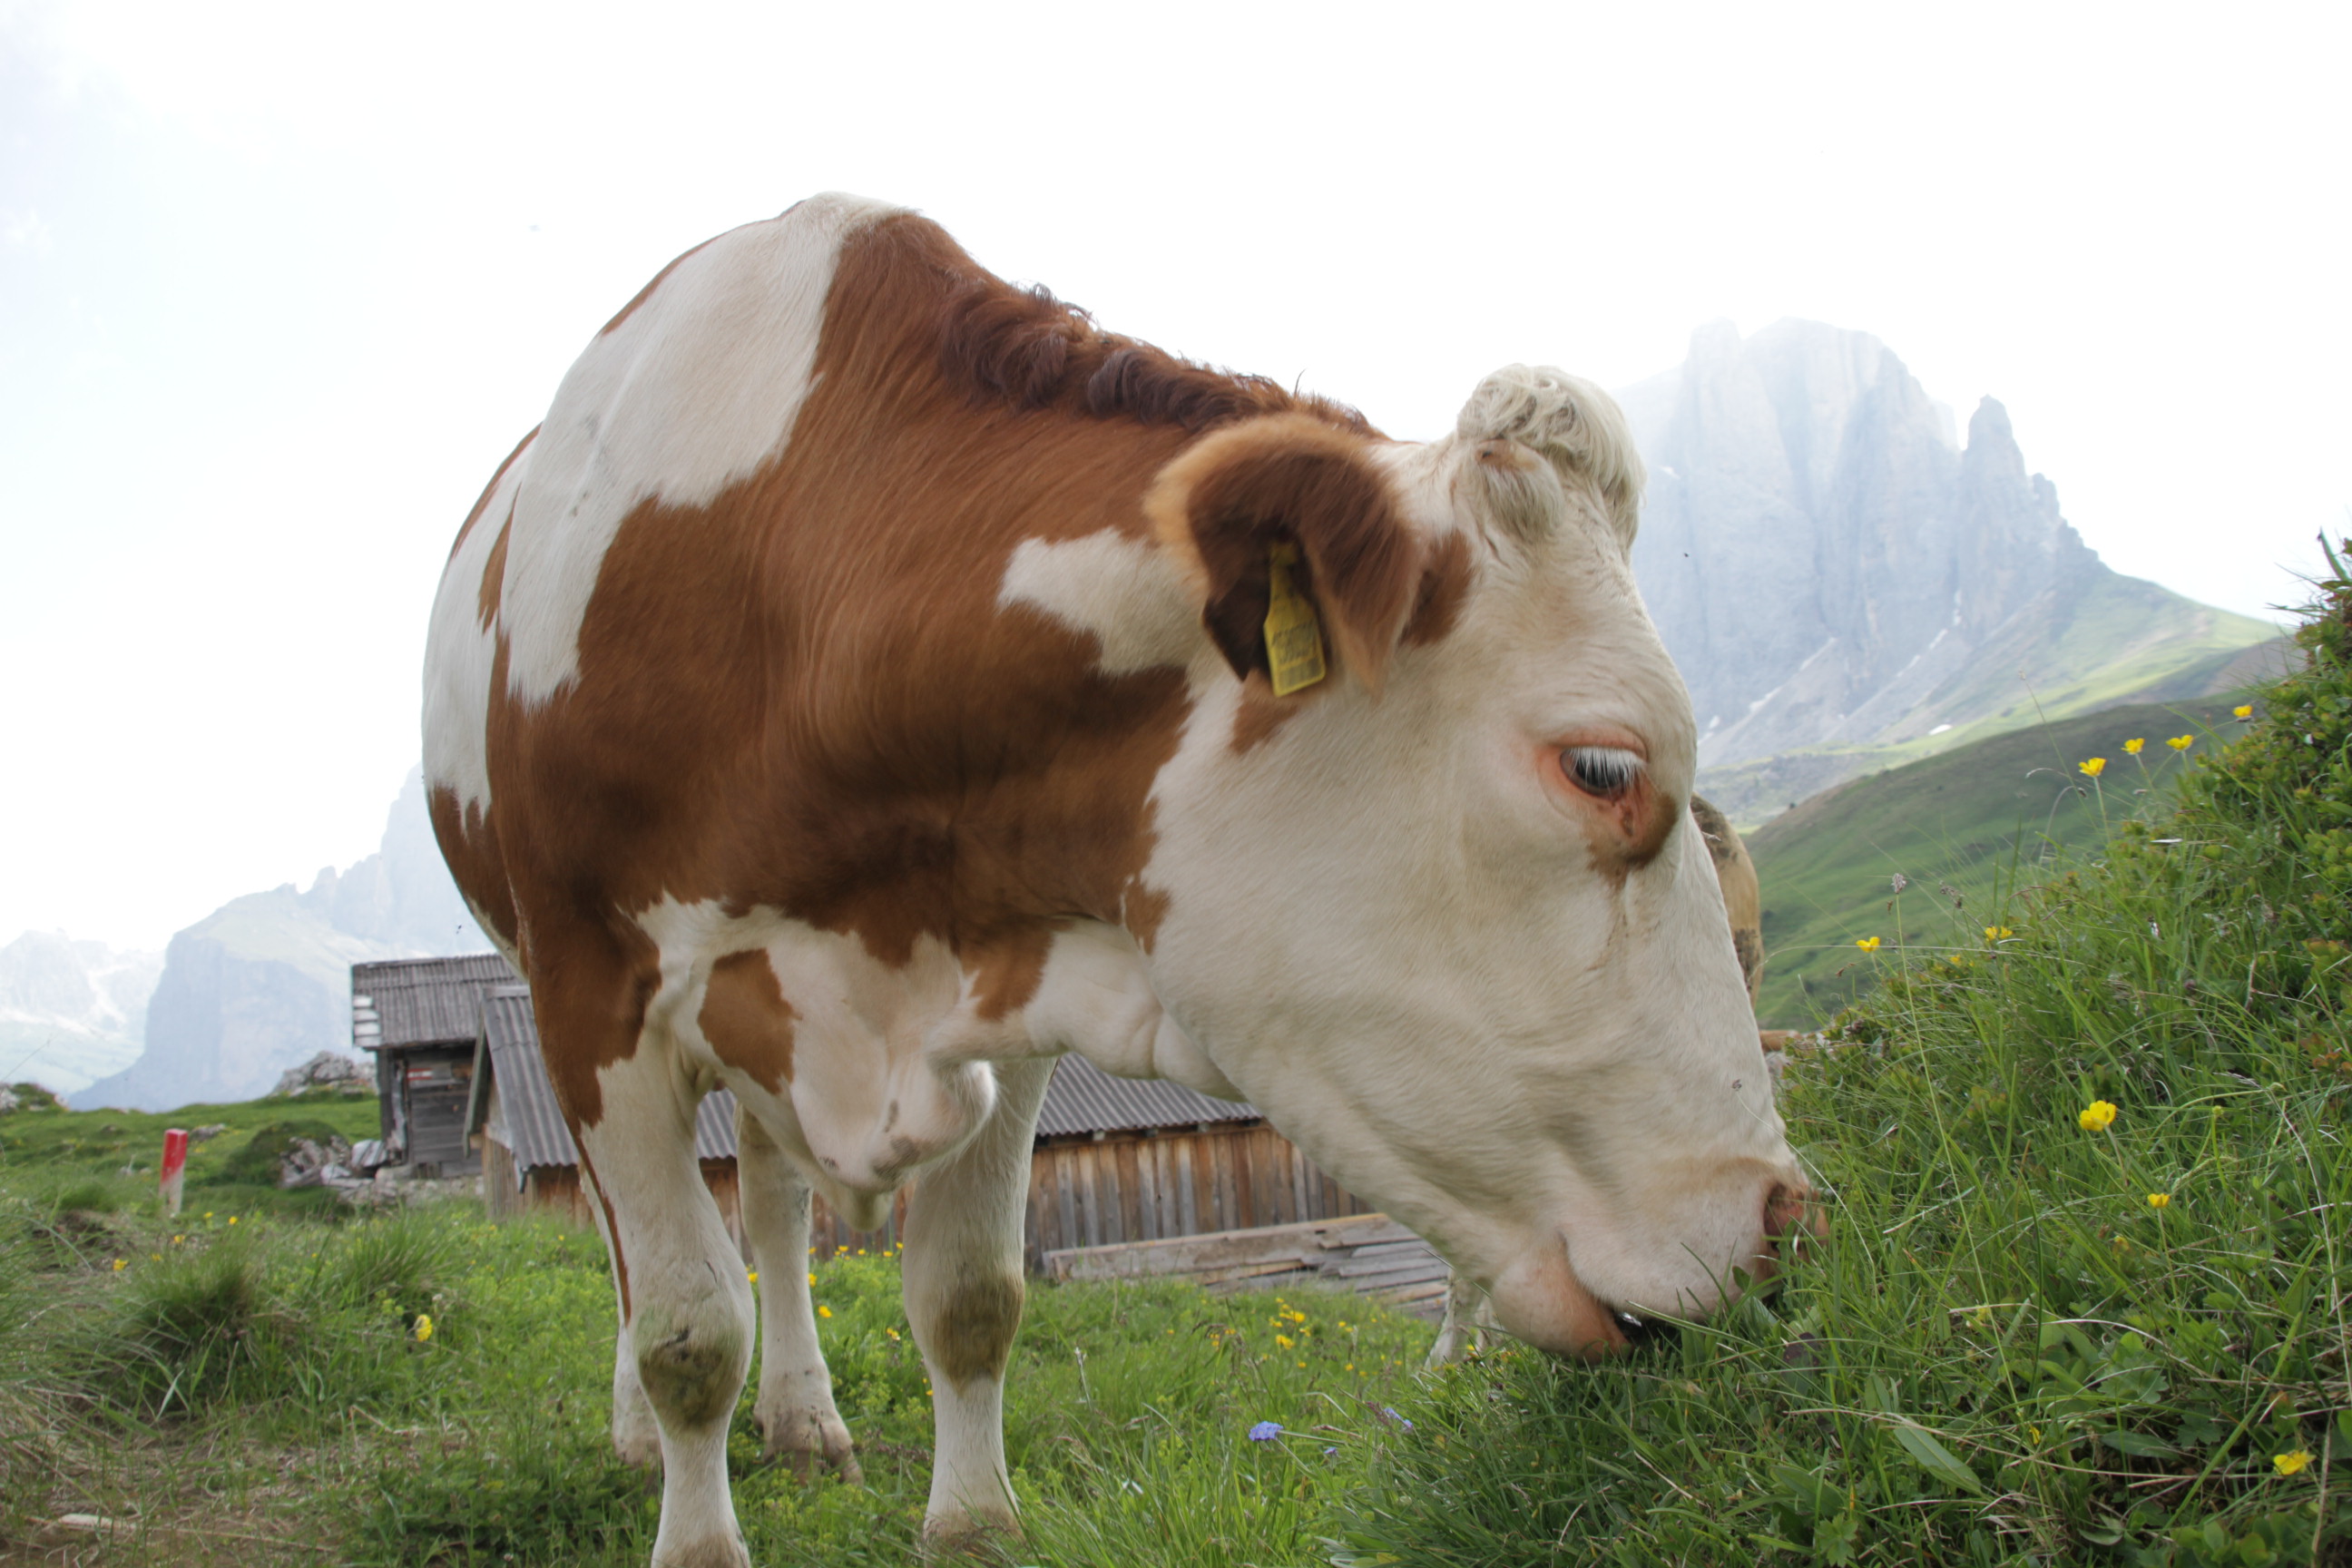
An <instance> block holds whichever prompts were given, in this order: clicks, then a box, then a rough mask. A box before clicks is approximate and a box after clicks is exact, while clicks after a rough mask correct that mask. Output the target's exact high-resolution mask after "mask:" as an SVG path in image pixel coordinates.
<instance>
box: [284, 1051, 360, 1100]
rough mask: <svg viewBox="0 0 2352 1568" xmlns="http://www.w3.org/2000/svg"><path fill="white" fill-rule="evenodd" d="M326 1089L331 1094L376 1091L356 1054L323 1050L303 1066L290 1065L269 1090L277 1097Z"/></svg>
mask: <svg viewBox="0 0 2352 1568" xmlns="http://www.w3.org/2000/svg"><path fill="white" fill-rule="evenodd" d="M315 1090H325V1091H326V1092H328V1093H330V1094H354V1093H355V1094H372V1093H373V1092H374V1082H373V1079H372V1078H371V1076H370V1074H369V1070H368V1068H367V1067H366V1065H365V1064H364V1063H362V1062H361V1061H360V1060H359V1059H358V1058H355V1057H347V1056H343V1055H341V1053H340V1052H336V1051H320V1053H319V1054H318V1055H317V1056H314V1057H312V1058H310V1060H309V1061H307V1062H304V1063H303V1064H302V1065H301V1066H299V1067H291V1068H287V1069H286V1070H285V1071H284V1072H283V1073H280V1074H279V1075H278V1087H277V1088H276V1089H271V1090H270V1091H269V1092H270V1094H271V1095H272V1096H273V1097H275V1098H280V1099H283V1098H287V1097H290V1096H293V1095H298V1094H310V1093H311V1092H313V1091H315Z"/></svg>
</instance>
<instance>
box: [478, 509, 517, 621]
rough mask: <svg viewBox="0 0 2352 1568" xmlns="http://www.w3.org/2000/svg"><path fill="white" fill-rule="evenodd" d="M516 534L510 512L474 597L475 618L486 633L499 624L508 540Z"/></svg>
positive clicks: (512, 516) (505, 576)
mask: <svg viewBox="0 0 2352 1568" xmlns="http://www.w3.org/2000/svg"><path fill="white" fill-rule="evenodd" d="M513 532H514V513H513V511H512V510H509V511H508V513H507V520H506V521H504V522H502V523H500V524H499V536H498V538H497V539H496V540H495V541H493V542H491V545H490V554H489V559H488V560H487V561H485V562H483V563H482V585H481V587H480V589H478V591H477V592H476V593H475V595H474V617H475V621H476V623H477V624H478V625H479V626H481V628H482V629H483V630H484V631H488V630H489V629H490V628H491V627H492V626H497V625H498V624H499V595H501V594H502V593H503V592H504V591H505V589H506V582H507V539H508V537H509V535H511V534H512V533H513Z"/></svg>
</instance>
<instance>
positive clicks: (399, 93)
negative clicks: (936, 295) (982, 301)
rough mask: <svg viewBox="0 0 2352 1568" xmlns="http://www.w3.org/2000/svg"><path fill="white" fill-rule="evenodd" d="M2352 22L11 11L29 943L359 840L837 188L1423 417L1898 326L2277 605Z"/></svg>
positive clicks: (2328, 356)
mask: <svg viewBox="0 0 2352 1568" xmlns="http://www.w3.org/2000/svg"><path fill="white" fill-rule="evenodd" d="M869 16H870V17H872V18H873V19H872V20H867V19H866V18H867V17H869ZM2347 17H2352V8H2347V7H2346V6H2344V5H2340V4H2339V5H2294V6H2278V7H2252V8H2249V7H2243V6H2232V7H2227V8H2221V7H2212V6H2199V7H2195V8H2193V9H2192V8H2186V7H2183V8H2179V9H2167V8H2165V7H2160V6H2149V5H2132V6H2100V7H2092V6H2067V7H2052V6H2048V5H2039V4H2037V5H2019V6H2004V5H1970V6H1948V5H1947V6H1937V7H1932V8H1929V7H1898V6H1890V5H1867V6H1858V7H1853V8H1851V9H1833V8H1822V7H1806V6H1769V7H1766V6H1757V5H1740V6H1737V7H1724V8H1721V9H1704V8H1700V9H1694V8H1685V7H1675V6H1666V5H1648V4H1642V5H1631V4H1623V3H1622V0H1621V3H1619V4H1613V5H1608V6H1605V7H1601V6H1578V5H1559V4H1554V5H1528V6H1516V7H1515V6H1494V7H1484V8H1475V9H1474V8H1465V7H1462V6H1456V5H1425V6H1422V7H1416V8H1410V9H1408V8H1404V7H1390V8H1381V7H1376V6H1367V5H1348V6H1337V5H1334V6H1322V7H1307V6H1285V5H1278V4H1269V3H1266V0H1256V3H1253V4H1246V5H1214V4H1205V5H1204V4H1187V5H1181V6H1165V5H1162V6H1151V7H1132V8H1128V7H1113V6H1104V5H1086V6H1076V5H1071V6H1065V7H1058V8H1057V7H1047V6H1022V5H994V6H972V5H961V6H955V7H951V8H950V7H940V8H932V7H927V6H921V5H892V6H887V7H883V6H871V7H866V6H853V5H826V6H823V7H817V6H796V5H761V6H746V7H743V8H741V9H740V10H736V9H727V8H719V7H707V6H692V5H677V4H670V5H660V6H651V5H637V6H633V7H629V8H627V9H622V8H618V7H613V8H603V7H598V6H594V5H560V6H559V5H549V6H520V5H518V6H499V5H488V4H479V3H468V4H466V5H443V4H430V3H428V4H411V5H401V6H396V7H395V6H369V7H360V6H336V5H319V4H316V3H315V0H311V3H305V4H299V5H295V4H288V5H257V4H247V3H241V0H226V3H223V0H207V3H206V4H204V5H188V4H185V3H184V0H181V3H174V4H153V5H145V4H124V5H58V4H52V3H32V4H27V3H25V0H0V659H5V682H0V737H5V742H0V743H5V755H6V759H7V761H6V763H5V766H0V812H5V821H6V822H7V824H8V825H9V826H7V828H6V830H5V839H0V940H5V938H8V937H10V936H13V935H14V934H15V933H16V931H19V930H21V929H24V928H26V927H28V926H37V927H42V928H56V927H63V928H64V929H66V930H68V931H72V932H73V933H75V934H76V935H80V936H89V937H96V938H100V939H103V940H106V941H110V942H116V943H118V944H139V945H157V944H160V943H161V942H162V941H163V938H164V937H165V936H166V935H168V934H169V933H170V932H171V931H173V930H174V929H176V928H178V927H180V926H182V925H184V924H186V923H188V922H189V921H194V920H196V919H198V918H200V917H202V916H203V915H204V914H205V913H206V912H207V911H209V910H211V909H213V908H214V907H215V905H217V904H219V903H220V902H221V901H223V900H226V899H227V898H229V897H231V896H233V895H235V894H237V893H240V892H247V891H251V890H254V889H259V888H264V887H268V886H271V885H274V884H276V883H278V882H281V881H286V880H294V879H299V880H305V881H307V880H308V879H309V877H310V874H311V872H312V871H313V870H315V869H316V868H318V867H320V866H321V865H323V864H327V863H329V862H333V863H337V864H343V863H348V862H349V861H351V860H352V859H354V858H358V857H359V856H361V855H362V854H365V853H367V852H368V851H369V850H371V849H372V848H373V847H374V843H375V839H376V837H377V835H378V834H379V832H380V831H381V829H382V825H383V811H384V808H385V806H386V805H387V804H388V803H389V802H390V800H391V798H392V795H393V793H394V789H395V788H396V786H397V785H398V784H399V782H400V779H401V777H402V775H403V774H404V772H405V771H406V770H407V768H408V767H409V765H410V764H411V763H412V762H413V761H414V759H415V755H416V752H417V743H418V742H417V733H416V710H417V682H418V675H417V669H418V664H419V659H420V657H421V650H422V647H423V636H424V628H425V612H426V607H427V605H428V603H429V601H430V598H431V595H432V592H433V584H434V581H435V579H436V575H437V574H438V572H439V568H440V564H441V562H442V560H443V558H444V556H445V554H446V551H447V548H448V542H449V540H450V538H451V537H452V535H453V534H454V532H455V531H456V528H457V523H458V521H460V520H461V519H462V518H463V516H464V514H465V512H466V510H467V507H468V506H469V505H470V504H471V503H472V500H473V498H474V496H475V494H476V492H477V491H478V489H479V488H480V486H481V485H482V483H483V482H484V481H485V480H486V479H488V475H489V473H490V470H491V468H493V466H494V465H495V464H496V463H497V462H498V460H499V458H501V457H503V456H504V455H505V454H506V452H507V450H508V448H509V447H511V446H512V445H513V444H514V442H515V440H516V438H517V437H520V435H521V434H522V432H523V431H524V430H526V429H528V428H530V426H531V425H533V424H534V423H536V422H537V420H538V419H539V417H540V415H541V412H542V411H543V410H544V408H545V406H546V404H547V401H548V399H549V397H550V396H551V394H552V393H553V391H554V387H555V384H556V381H557V379H558V378H559V377H560V376H561V375H562V372H563V370H564V368H565V366H566V365H567V364H568V363H570V361H571V359H572V356H573V355H574V354H575V353H577V352H578V350H579V348H580V347H581V345H582V344H583V342H585V341H586V340H587V338H588V336H589V334H590V333H592V332H593V331H594V329H595V328H596V327H597V326H598V325H599V324H601V323H602V322H603V321H604V319H605V317H606V316H608V315H609V314H610V313H611V312H612V311H613V310H614V309H615V308H616V307H618V306H619V305H620V303H621V302H623V301H624V300H627V299H628V298H629V297H630V296H631V295H632V294H633V293H635V290H636V289H637V288H638V286H639V285H640V284H642V283H643V282H644V280H645V279H646V278H647V277H649V276H650V275H651V274H652V273H653V272H654V271H655V270H656V269H657V268H659V267H660V266H661V265H662V263H663V262H665V261H666V260H667V259H668V258H670V257H671V256H673V255H674V254H676V253H677V252H678V251H679V250H682V249H684V248H686V247H688V246H689V245H692V244H694V243H696V242H697V241H698V240H700V239H702V238H703V237H706V236H708V235H710V234H712V233H714V232H717V231H718V230H719V229H722V228H726V227H729V226H732V225H734V224H737V223H740V222H744V221H746V220H748V219H751V218H756V217H761V216H767V215H769V214H771V213H773V212H775V211H778V210H780V209H781V208H782V207H783V206H785V205H789V204H790V203H791V202H792V201H793V200H795V199H797V198H798V197H800V196H802V195H807V194H809V193H811V192H814V191H818V190H824V189H827V188H840V189H847V190H854V191H859V192H863V193H865V194H867V195H878V196H886V197H888V198H891V199H893V200H897V201H900V202H904V203H908V204H910V205H917V206H919V207H921V208H923V209H924V210H926V211H928V212H929V213H930V214H931V215H932V216H935V217H937V218H939V219H940V220H941V221H942V222H943V223H945V224H946V225H947V226H948V227H949V228H950V230H951V231H952V232H953V233H955V234H956V235H957V236H958V237H960V238H961V239H962V240H963V242H964V243H965V245H966V246H967V247H969V248H970V249H971V250H972V252H973V253H974V254H975V255H977V256H978V257H979V258H981V259H982V261H983V262H985V263H988V264H990V265H991V266H992V267H994V268H996V269H997V270H999V271H1000V272H1003V273H1004V274H1006V275H1008V276H1012V277H1015V278H1021V279H1038V280H1042V281H1045V282H1048V283H1050V284H1052V285H1053V286H1054V287H1055V289H1057V290H1058V291H1060V292H1061V293H1062V294H1063V295H1064V296H1065V297H1066V298H1069V299H1073V300H1077V301H1079V302H1080V303H1083V304H1085V305H1087V307H1089V308H1090V309H1092V310H1095V311H1096V313H1097V315H1098V316H1099V317H1100V318H1102V319H1103V320H1104V321H1105V322H1106V323H1107V324H1108V325H1110V326H1111V327H1113V328H1114V329H1116V330H1119V331H1128V332H1131V333H1134V334H1137V335H1139V336H1143V337H1146V338H1150V339H1151V340H1153V341H1156V342H1160V343H1162V344H1164V345H1166V346H1168V347H1171V348H1174V349H1178V350H1180V351H1182V352H1185V353H1192V354H1194V355H1196V356H1200V357H1204V358H1208V359H1212V360H1215V361H1218V362H1220V363H1230V364H1234V365H1237V366H1240V367H1243V368H1246V369H1250V370H1256V371H1262V372H1265V373H1267V374H1273V375H1276V376H1278V377H1280V378H1282V379H1284V380H1289V379H1291V378H1293V377H1300V376H1303V377H1304V379H1305V381H1306V383H1307V385H1308V386H1310V387H1312V388H1315V389H1318V390H1320V391H1324V392H1328V393H1330V394H1332V395H1338V396H1340V397H1343V398H1346V399H1348V400H1349V401H1352V402H1355V403H1357V404H1359V405H1360V406H1362V407H1363V408H1364V409H1365V410H1366V411H1367V412H1368V413H1369V414H1370V416H1372V417H1373V418H1374V420H1376V421H1377V422H1378V423H1380V424H1381V425H1382V426H1385V427H1386V428H1388V429H1390V430H1391V431H1392V432H1394V433H1397V434H1400V435H1421V434H1434V433H1436V432H1439V431H1441V430H1443V429H1444V428H1446V427H1448V426H1450V425H1451V423H1452V420H1453V415H1454V409H1455V407H1456V406H1457V405H1459V404H1460V402H1461V400H1462V398H1463V396H1464V395H1465V394H1466V393H1467V392H1468V391H1469V389H1470V388H1471V386H1472V385H1474V384H1475V382H1476V381H1477V379H1478V378H1479V376H1481V375H1482V374H1485V373H1486V371H1487V370H1490V369H1492V368H1493V367H1495V366H1496V365H1497V364H1501V363H1507V362H1509V361H1513V360H1526V361H1533V362H1549V363H1558V364H1560V365H1564V366H1566V367H1568V368H1569V369H1570V370H1573V371H1576V372H1578V373H1580V374H1584V375H1587V376H1591V377H1592V378H1594V379H1596V380H1599V381H1601V382H1602V383H1603V384H1609V385H1622V384H1626V383H1628V382H1631V381H1633V380H1636V379H1638V378H1640V377H1642V376H1644V375H1647V374H1652V373H1654V372H1656V371H1659V370H1662V369H1664V368H1666V367H1667V366H1670V365H1672V364H1674V363H1676V362H1677V361H1679V360H1680V359H1681V357H1682V353H1683V348H1684V344H1685V341H1686V340H1687V338H1688V336H1689V334H1690V331H1691V330H1692V329H1693V328H1694V327H1696V326H1697V325H1698V324H1700V323H1701V322H1703V321H1709V320H1712V319H1716V318H1726V317H1727V318H1729V319H1730V320H1732V321H1736V322H1737V323H1738V325H1739V327H1740V328H1741V329H1742V330H1743V331H1754V330H1755V329H1757V328H1759V327H1761V326H1764V325H1766V324H1768V323H1769V322H1770V321H1774V320H1777V319H1778V318H1780V317H1782V316H1786V315H1801V316H1811V317H1814V318H1817V319H1820V320H1822V321H1832V322H1835V323H1837V324H1839V325H1842V326H1848V327H1857V328H1862V329H1864V330H1867V331H1873V332H1875V333H1877V334H1878V335H1879V336H1880V337H1881V338H1883V339H1885V341H1886V342H1888V343H1889V344H1890V345H1892V346H1893V347H1894V349H1895V352H1896V353H1899V354H1901V355H1902V356H1903V357H1904V358H1905V359H1906V361H1907V362H1908V363H1909V364H1910V365H1911V367H1912V369H1913V371H1914V372H1915V373H1916V374H1918V376H1919V377H1920V378H1921V380H1922V381H1923V382H1924V383H1925V384H1926V385H1927V389H1928V391H1929V392H1930V393H1931V394H1933V395H1936V396H1937V397H1940V398H1942V399H1944V400H1945V401H1947V402H1948V403H1950V404H1952V405H1954V406H1955V408H1956V409H1957V410H1958V414H1959V416H1960V417H1961V419H1962V421H1963V423H1965V421H1966V418H1967V416H1968V412H1969V409H1970V408H1971V407H1972V406H1973V405H1974V404H1975V402H1976V400H1977V398H1978V397H1979V396H1980V395H1984V394H1987V393H1990V394H1992V395H1996V396H1998V397H2000V398H2001V399H2002V400H2003V401H2004V402H2005V403H2006V404H2007V405H2009V408H2010V410H2011V415H2012V416H2013V417H2014V419H2015V422H2016V428H2017V433H2018V437H2019V439H2020V441H2021V444H2022V445H2023V447H2024V448H2025V453H2026V460H2027V462H2028V463H2029V464H2030V465H2032V467H2034V468H2039V469H2041V470H2042V471H2043V472H2046V473H2047V474H2049V475H2050V476H2051V478H2052V479H2053V480H2055V481H2056V483H2057V485H2058V487H2059V494H2060V498H2061V500H2062V501H2063V505H2064V508H2065V510H2066V512H2067V515H2068V516H2069V517H2070V518H2071V519H2072V520H2073V521H2074V524H2075V525H2076V526H2077V527H2078V528H2079V529H2080V530H2081V531H2082V533H2083V535H2084V538H2085V539H2086V540H2088V541H2089V542H2090V543H2091V544H2092V546H2093V547H2094V548H2095V549H2096V550H2098V551H2099V552H2100V553H2101V554H2103V555H2104V556H2105V558H2106V560H2107V561H2108V562H2109V563H2111V564H2113V565H2115V566H2116V567H2118V568H2120V569H2121V570H2123V571H2126V572H2129V573H2134V574H2139V575H2143V576H2148V577H2153V578H2155V579H2156V580H2157V581H2158V582H2161V583H2163V584H2167V585H2168V586H2170V587H2173V588H2175V589H2178V590H2179V591H2181V592H2183V593H2186V594H2189V595H2194V596H2196V597H2199V598H2201V599H2204V600H2206V601H2208V602H2210V603H2214V604H2219V605H2226V606H2228V607H2230V608H2232V609H2238V610H2242V611H2247V612H2259V611H2261V610H2262V609H2263V606H2264V605H2267V604H2271V603H2273V602H2276V601H2279V600H2282V599H2286V598H2290V597H2292V596H2293V595H2294V584H2293V582H2292V581H2291V579H2290V578H2289V576H2288V575H2287V573H2286V571H2285V570H2284V568H2285V567H2287V566H2296V567H2301V566H2305V565H2306V564H2307V563H2309V562H2310V561H2311V560H2312V559H2313V558H2314V556H2315V548H2314V546H2313V545H2312V543H2311V540H2312V536H2313V535H2314V534H2315V532H2316V531H2318V530H2320V529H2321V528H2324V527H2336V528H2341V527H2344V526H2345V525H2346V523H2347V518H2346V513H2345V507H2346V504H2347V501H2352V461H2347V443H2346V433H2347V430H2352V390H2347V388H2352V378H2347V362H2352V306H2347V293H2352V289H2347V284H2346V281H2345V280H2346V279H2347V275H2352V247H2347V237H2352V225H2347V204H2352V177H2347V175H2352V170H2347V162H2352V158H2347V149H2352V93H2347V89H2346V83H2347V65H2352V56H2347V48H2346V45H2347V41H2352V27H2347Z"/></svg>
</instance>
